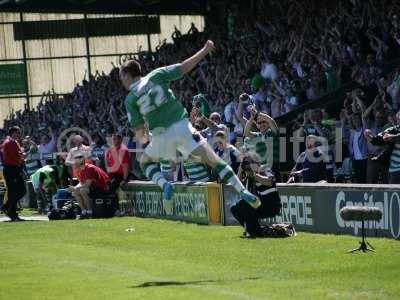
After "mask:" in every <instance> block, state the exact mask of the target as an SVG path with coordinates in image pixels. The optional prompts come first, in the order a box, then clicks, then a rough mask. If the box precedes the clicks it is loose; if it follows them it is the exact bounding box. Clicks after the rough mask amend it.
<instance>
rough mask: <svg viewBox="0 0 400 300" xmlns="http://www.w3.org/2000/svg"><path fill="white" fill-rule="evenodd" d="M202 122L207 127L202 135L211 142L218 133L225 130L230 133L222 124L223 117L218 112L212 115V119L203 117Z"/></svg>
mask: <svg viewBox="0 0 400 300" xmlns="http://www.w3.org/2000/svg"><path fill="white" fill-rule="evenodd" d="M201 120H202V121H203V123H204V124H205V125H206V126H207V128H206V129H204V130H202V131H201V135H202V136H203V137H205V138H206V139H207V141H211V140H212V139H213V138H214V136H215V134H216V133H217V131H220V130H223V131H225V132H226V133H228V128H227V127H226V125H224V124H223V123H222V118H221V115H220V114H219V113H217V112H213V113H212V114H211V115H210V119H208V118H206V117H204V116H203V117H202V118H201Z"/></svg>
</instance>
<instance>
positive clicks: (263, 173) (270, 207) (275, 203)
mask: <svg viewBox="0 0 400 300" xmlns="http://www.w3.org/2000/svg"><path fill="white" fill-rule="evenodd" d="M238 176H239V178H241V180H242V182H243V184H244V185H245V186H246V187H247V188H248V189H249V191H250V192H251V193H253V194H254V195H256V196H257V197H259V199H260V201H261V205H260V206H259V207H258V208H257V209H254V208H253V207H251V206H250V205H249V204H248V203H247V202H246V201H244V200H240V201H239V202H238V203H236V204H235V205H234V206H232V207H231V212H232V214H233V216H234V217H235V219H236V220H237V221H238V222H239V223H240V225H242V226H243V227H244V229H245V233H244V236H245V237H247V238H252V237H262V236H263V230H262V227H261V225H260V219H265V218H272V217H275V216H277V215H279V214H280V210H281V207H282V204H281V200H280V197H279V193H278V189H277V188H276V183H275V182H276V181H275V178H274V175H273V174H272V173H271V172H269V171H268V169H266V168H265V167H262V166H261V164H260V160H259V157H258V156H257V155H255V154H252V155H246V156H245V157H244V158H243V161H242V163H241V165H240V168H239V174H238Z"/></svg>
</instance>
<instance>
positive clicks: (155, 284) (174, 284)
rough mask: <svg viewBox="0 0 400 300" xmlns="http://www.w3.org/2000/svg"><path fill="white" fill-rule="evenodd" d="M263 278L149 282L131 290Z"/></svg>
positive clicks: (135, 286)
mask: <svg viewBox="0 0 400 300" xmlns="http://www.w3.org/2000/svg"><path fill="white" fill-rule="evenodd" d="M260 278H261V277H248V278H242V279H214V280H211V279H209V280H192V281H148V282H144V283H142V284H139V285H134V286H131V288H134V289H137V288H148V287H160V286H170V285H173V286H180V285H199V284H205V283H221V282H235V281H245V280H258V279H260Z"/></svg>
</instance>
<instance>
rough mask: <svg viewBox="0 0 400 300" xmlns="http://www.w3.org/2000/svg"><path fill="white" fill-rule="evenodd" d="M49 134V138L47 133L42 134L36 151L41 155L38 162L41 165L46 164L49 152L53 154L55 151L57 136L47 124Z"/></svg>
mask: <svg viewBox="0 0 400 300" xmlns="http://www.w3.org/2000/svg"><path fill="white" fill-rule="evenodd" d="M49 134H50V135H51V138H49V135H48V134H47V133H43V134H42V136H41V138H40V144H39V147H38V153H39V154H40V155H41V161H40V162H41V164H42V166H45V165H47V162H48V161H49V159H48V158H50V156H49V154H53V153H54V152H55V151H56V143H57V138H56V135H55V133H54V132H53V128H52V127H51V126H49ZM43 157H45V159H43ZM51 157H52V156H51Z"/></svg>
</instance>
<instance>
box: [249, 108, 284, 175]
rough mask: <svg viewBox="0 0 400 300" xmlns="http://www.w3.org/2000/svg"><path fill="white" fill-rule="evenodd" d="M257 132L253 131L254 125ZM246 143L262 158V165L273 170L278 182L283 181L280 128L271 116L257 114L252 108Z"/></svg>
mask: <svg viewBox="0 0 400 300" xmlns="http://www.w3.org/2000/svg"><path fill="white" fill-rule="evenodd" d="M255 122H257V123H256V125H257V129H258V130H257V131H252V127H253V125H254V123H255ZM244 136H245V137H246V140H245V142H247V145H248V146H249V147H250V149H249V150H253V151H255V152H256V154H257V155H258V156H259V157H260V159H261V163H262V164H267V166H268V167H269V168H270V169H271V170H272V172H273V174H274V176H275V178H276V180H277V181H278V182H279V181H280V180H281V175H280V167H279V163H280V154H279V151H280V149H279V128H278V125H276V122H275V120H274V119H273V118H271V117H270V116H269V115H267V114H264V113H259V112H257V110H256V108H255V107H254V106H252V108H251V116H250V119H249V120H248V121H247V123H246V127H245V128H244Z"/></svg>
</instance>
